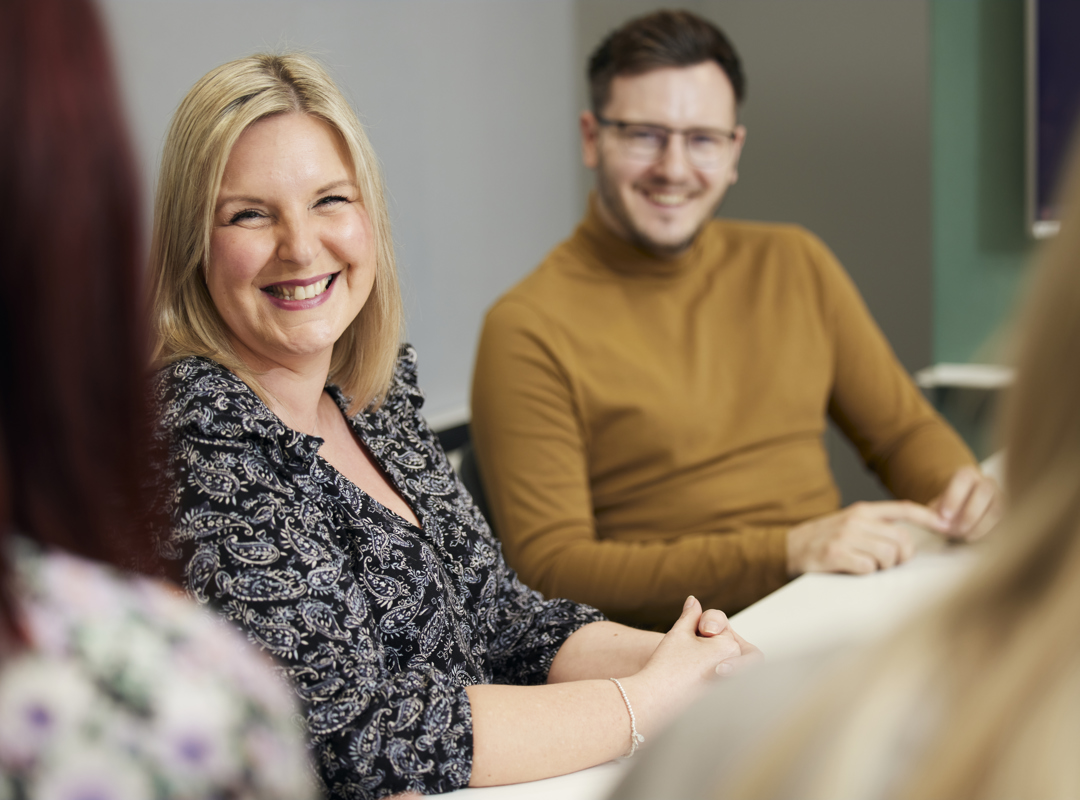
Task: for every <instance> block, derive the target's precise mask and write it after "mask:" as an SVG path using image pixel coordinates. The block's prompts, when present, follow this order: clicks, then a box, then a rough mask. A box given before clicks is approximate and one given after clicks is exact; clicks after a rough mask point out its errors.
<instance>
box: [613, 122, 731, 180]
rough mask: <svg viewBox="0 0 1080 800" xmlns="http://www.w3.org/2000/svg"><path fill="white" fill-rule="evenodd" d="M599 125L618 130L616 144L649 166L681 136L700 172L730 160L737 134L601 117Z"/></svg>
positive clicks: (692, 162) (691, 161) (688, 153)
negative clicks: (675, 138) (669, 144)
mask: <svg viewBox="0 0 1080 800" xmlns="http://www.w3.org/2000/svg"><path fill="white" fill-rule="evenodd" d="M596 121H597V122H598V123H600V125H601V126H603V127H607V128H614V129H615V130H616V132H617V135H618V139H617V141H618V142H619V144H620V145H621V147H622V149H623V152H625V153H626V155H628V156H630V157H631V158H634V159H636V160H639V161H642V162H646V163H649V164H652V163H654V162H656V161H659V160H660V156H662V155H663V154H664V151H665V150H667V146H668V142H669V141H670V140H671V137H672V136H676V135H679V136H682V137H683V140H684V141H685V142H686V155H687V158H689V159H690V163H691V164H693V165H694V166H695V167H697V168H698V169H715V168H716V167H719V166H720V165H721V164H723V163H724V161H726V160H727V159H728V158H730V157H731V153H732V151H733V150H734V144H735V139H736V138H737V135H736V133H735V132H734V131H722V130H719V129H718V128H682V129H679V128H669V127H667V126H666V125H650V124H648V123H642V122H625V121H624V120H621V119H606V118H604V117H601V116H599V115H597V117H596Z"/></svg>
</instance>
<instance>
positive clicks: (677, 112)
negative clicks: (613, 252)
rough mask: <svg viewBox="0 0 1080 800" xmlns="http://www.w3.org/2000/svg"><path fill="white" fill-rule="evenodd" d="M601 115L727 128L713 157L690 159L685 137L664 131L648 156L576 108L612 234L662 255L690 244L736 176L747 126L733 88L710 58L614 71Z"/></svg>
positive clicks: (671, 125) (675, 252)
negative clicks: (706, 162)
mask: <svg viewBox="0 0 1080 800" xmlns="http://www.w3.org/2000/svg"><path fill="white" fill-rule="evenodd" d="M602 116H603V118H604V119H605V120H619V121H622V122H632V123H649V124H654V125H662V126H665V127H667V128H672V129H675V130H687V129H702V130H704V129H710V130H719V131H732V132H734V134H735V137H734V140H733V141H732V142H731V144H730V146H729V147H728V148H727V150H726V151H725V152H726V155H725V156H724V157H723V158H721V159H720V160H719V161H718V162H717V163H715V164H713V165H711V166H708V167H706V168H702V167H700V166H695V165H694V164H693V163H691V160H690V158H689V153H688V150H687V139H686V137H685V136H681V135H673V136H670V137H669V138H668V142H667V147H666V148H664V150H663V151H662V152H661V153H660V154H659V155H658V157H657V158H656V159H655V160H652V161H650V160H649V159H643V158H642V157H641V156H640V155H637V154H634V153H633V152H632V151H631V148H629V147H627V143H626V140H625V137H623V136H622V135H621V131H620V130H619V129H618V128H616V127H612V126H609V125H604V126H601V125H600V123H599V121H598V120H597V118H596V116H595V115H594V114H593V113H592V112H591V111H585V112H582V115H581V135H582V153H583V158H584V161H585V166H587V167H589V168H590V169H594V170H595V171H596V188H597V194H598V195H599V201H600V202H599V211H600V216H601V218H602V219H603V221H604V222H605V224H607V226H608V227H609V228H610V229H611V230H612V231H613V232H614V233H615V234H616V235H618V236H620V237H622V238H623V239H626V240H627V241H629V242H631V243H633V244H635V245H637V246H639V247H641V248H643V249H645V250H648V251H649V252H651V253H654V254H655V255H658V256H661V257H671V256H676V255H678V254H679V253H681V252H682V251H683V250H685V249H686V248H687V247H689V246H690V244H691V242H693V240H694V237H695V236H697V234H698V231H700V230H701V227H702V226H703V225H704V224H705V223H706V222H707V221H708V220H709V219H710V218H711V217H712V215H713V212H714V211H716V208H717V207H718V206H719V205H720V201H721V200H722V199H723V197H724V192H726V191H727V188H728V187H729V186H730V185H731V184H733V183H735V180H736V179H737V178H738V164H739V154H740V153H741V151H742V144H743V141H744V140H745V138H746V129H745V128H743V127H742V126H741V125H738V124H737V119H736V105H735V92H734V90H733V89H732V87H731V82H730V81H729V80H728V78H727V76H726V75H725V74H724V73H723V71H722V70H721V69H720V67H719V65H717V64H716V63H715V62H712V61H708V62H705V63H702V64H697V65H695V66H692V67H665V68H663V69H657V70H653V71H652V72H646V73H644V74H643V75H631V76H618V77H616V78H615V79H614V80H613V81H612V84H611V99H610V100H609V101H608V104H607V106H606V107H605V108H604V109H603V112H602Z"/></svg>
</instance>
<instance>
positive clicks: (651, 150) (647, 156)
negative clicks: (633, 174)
mask: <svg viewBox="0 0 1080 800" xmlns="http://www.w3.org/2000/svg"><path fill="white" fill-rule="evenodd" d="M620 134H621V135H620V137H619V138H620V141H621V142H622V143H623V147H624V148H625V150H626V152H627V153H628V154H630V155H631V156H633V157H634V158H638V159H641V160H643V161H653V160H655V159H657V158H659V157H660V154H661V153H662V152H663V151H664V148H665V147H666V146H667V131H665V130H663V129H662V128H653V127H651V126H649V125H627V126H626V127H624V128H622V130H621V131H620Z"/></svg>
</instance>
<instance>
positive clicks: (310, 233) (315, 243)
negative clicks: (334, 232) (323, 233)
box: [277, 220, 321, 267]
mask: <svg viewBox="0 0 1080 800" xmlns="http://www.w3.org/2000/svg"><path fill="white" fill-rule="evenodd" d="M320 247H321V246H320V244H319V236H318V231H317V229H316V226H315V225H313V224H312V223H310V222H307V221H300V220H296V221H290V222H288V223H286V224H285V225H284V226H283V227H282V233H281V238H280V240H279V241H278V250H277V255H278V258H279V259H281V260H282V261H289V262H291V263H293V264H297V265H299V266H302V267H306V266H309V265H310V264H312V263H313V262H314V261H315V258H316V256H318V254H319V250H320Z"/></svg>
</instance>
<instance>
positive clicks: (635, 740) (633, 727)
mask: <svg viewBox="0 0 1080 800" xmlns="http://www.w3.org/2000/svg"><path fill="white" fill-rule="evenodd" d="M608 680H609V681H611V682H612V683H614V684H615V685H616V686H617V687H619V694H621V695H622V699H623V702H624V703H626V710H627V711H629V712H630V752H629V753H627V754H626V755H625V756H623V758H633V757H634V753H636V752H637V749H638V745H640V744H643V743H644V742H645V737H644V736H642V735H641V734H640V733H638V732H637V717H635V716H634V707H633V706H631V705H630V698H629V697H627V696H626V690H625V689H624V688H622V684H621V683H619V679H618V678H608Z"/></svg>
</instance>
